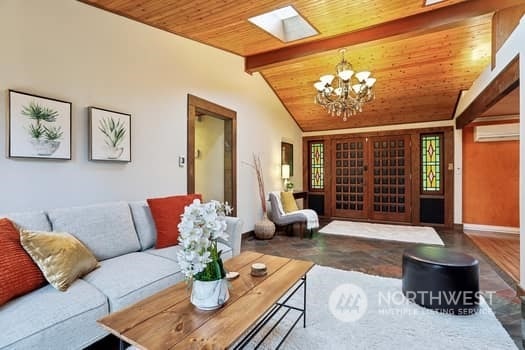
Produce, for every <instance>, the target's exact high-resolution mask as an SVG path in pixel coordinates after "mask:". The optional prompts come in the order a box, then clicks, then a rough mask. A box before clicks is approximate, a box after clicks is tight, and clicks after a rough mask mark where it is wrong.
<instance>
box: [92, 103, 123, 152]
mask: <svg viewBox="0 0 525 350" xmlns="http://www.w3.org/2000/svg"><path fill="white" fill-rule="evenodd" d="M88 111H89V160H101V161H113V162H131V115H130V114H126V113H121V112H115V111H110V110H107V109H102V108H97V107H89V109H88Z"/></svg>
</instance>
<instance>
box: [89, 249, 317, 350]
mask: <svg viewBox="0 0 525 350" xmlns="http://www.w3.org/2000/svg"><path fill="white" fill-rule="evenodd" d="M255 262H261V263H264V264H266V266H267V270H268V274H267V275H266V276H264V277H253V276H251V274H250V271H251V265H252V264H253V263H255ZM224 265H225V267H226V269H227V270H229V271H238V272H239V273H240V276H239V277H238V278H236V279H235V280H233V281H231V287H232V288H231V289H230V299H229V300H228V301H227V303H226V304H225V305H224V306H223V307H222V308H220V309H218V310H214V311H201V310H198V309H196V308H195V307H194V306H193V305H192V304H191V303H190V301H189V291H188V288H187V286H186V283H185V282H181V283H178V284H176V285H174V286H172V287H169V288H167V289H165V290H163V291H161V292H159V293H157V294H155V295H152V296H151V297H149V298H147V299H144V300H142V301H140V302H138V303H136V304H134V305H131V306H129V307H127V308H125V309H122V310H120V311H117V312H114V313H112V314H110V315H108V316H106V317H104V318H102V319H100V320H99V321H98V322H99V323H100V324H101V325H102V326H103V327H104V328H106V329H107V330H108V331H110V332H111V333H113V334H114V335H116V336H117V337H119V338H120V340H121V348H123V347H124V346H126V344H132V345H135V346H136V347H138V348H139V349H150V350H153V349H162V350H166V349H226V348H228V347H230V346H232V345H234V344H236V345H235V348H236V349H237V348H242V347H244V346H245V345H247V344H248V343H249V342H250V341H251V340H252V339H253V337H254V336H255V335H256V334H257V333H258V332H259V331H261V330H262V329H263V328H265V329H266V328H270V330H269V331H266V333H267V334H266V333H265V334H264V336H263V339H262V341H264V340H265V339H266V338H267V336H268V335H269V333H270V332H271V331H272V330H273V329H274V328H275V327H276V325H277V324H278V323H279V322H280V321H281V320H282V319H283V317H281V318H279V319H277V320H275V319H276V318H277V317H274V316H276V314H277V312H278V311H279V310H280V309H283V310H286V312H285V313H288V312H289V311H290V310H296V311H298V312H299V316H298V317H297V318H296V319H295V321H294V322H293V323H292V326H291V327H290V329H289V330H288V332H287V333H286V334H285V336H284V338H283V339H282V340H281V343H279V345H278V346H277V347H279V346H280V345H281V344H282V341H284V339H286V337H287V336H288V335H289V334H290V332H291V331H292V330H293V328H294V327H295V325H296V324H297V323H298V321H299V320H300V319H301V318H302V319H303V327H305V326H306V273H307V272H308V271H309V270H310V269H311V268H312V266H313V263H312V262H309V261H302V260H294V259H288V258H282V257H277V256H271V255H264V254H260V253H255V252H244V253H242V254H241V255H239V256H236V257H234V258H232V259H230V260H228V261H226V262H225V264H224ZM299 289H302V291H303V298H304V299H303V308H300V307H296V306H290V305H287V302H288V299H289V298H290V297H291V296H292V295H293V294H295V293H296V292H297V291H298V290H299ZM290 290H291V293H289V294H288V296H287V298H286V299H285V300H282V301H281V299H282V298H283V296H284V295H285V294H286V293H287V292H289V291H290ZM269 322H273V324H274V325H272V326H271V327H270V323H269ZM266 324H268V327H264V326H265V325H266Z"/></svg>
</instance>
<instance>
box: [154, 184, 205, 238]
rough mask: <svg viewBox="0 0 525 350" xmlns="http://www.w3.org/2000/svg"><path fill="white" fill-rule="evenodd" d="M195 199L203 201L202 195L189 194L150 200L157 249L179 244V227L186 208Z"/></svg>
mask: <svg viewBox="0 0 525 350" xmlns="http://www.w3.org/2000/svg"><path fill="white" fill-rule="evenodd" d="M195 199H202V196H201V195H200V194H188V195H182V196H171V197H163V198H150V199H148V205H149V207H150V209H151V215H152V216H153V221H155V229H156V231H157V240H156V243H155V248H165V247H169V246H172V245H177V244H178V243H179V240H178V239H179V228H178V227H177V226H178V225H179V223H180V220H181V215H182V214H184V208H185V207H186V206H187V205H190V204H191V203H193V200H195Z"/></svg>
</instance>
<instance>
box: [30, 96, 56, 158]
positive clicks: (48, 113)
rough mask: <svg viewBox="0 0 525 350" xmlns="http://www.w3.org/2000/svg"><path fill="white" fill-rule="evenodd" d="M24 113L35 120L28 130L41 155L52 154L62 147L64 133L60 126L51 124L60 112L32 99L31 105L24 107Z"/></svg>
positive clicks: (34, 145)
mask: <svg viewBox="0 0 525 350" xmlns="http://www.w3.org/2000/svg"><path fill="white" fill-rule="evenodd" d="M22 114H23V115H25V116H26V117H28V118H29V119H31V120H33V121H34V122H32V123H31V124H29V129H28V132H29V136H30V137H31V145H33V148H34V149H35V150H36V153H37V154H38V155H39V156H50V155H52V154H53V153H55V152H56V150H57V149H58V147H60V139H61V138H62V135H63V133H64V132H63V131H62V128H61V127H60V126H58V127H57V126H52V125H51V123H55V122H56V119H57V117H58V112H57V111H55V110H53V109H51V108H48V107H43V106H41V105H39V104H38V103H36V102H35V101H31V102H30V103H29V106H24V107H23V108H22Z"/></svg>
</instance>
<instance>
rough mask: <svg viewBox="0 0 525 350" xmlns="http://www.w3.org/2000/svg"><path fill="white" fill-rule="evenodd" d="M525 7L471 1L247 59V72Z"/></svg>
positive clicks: (515, 0) (511, 0) (508, 0)
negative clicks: (515, 7) (517, 7)
mask: <svg viewBox="0 0 525 350" xmlns="http://www.w3.org/2000/svg"><path fill="white" fill-rule="evenodd" d="M520 4H523V0H470V1H464V2H460V3H456V4H453V5H450V6H445V7H439V8H436V9H435V10H430V11H427V12H423V13H420V14H416V15H412V16H408V17H404V18H399V19H395V20H392V21H389V22H384V23H381V24H378V25H375V26H371V27H368V28H364V29H360V30H356V31H353V32H349V33H344V34H341V35H337V36H334V37H331V38H326V39H320V40H315V41H309V42H306V43H302V44H297V45H292V46H287V47H283V48H281V49H276V50H273V51H268V52H263V53H260V54H256V55H251V56H247V57H246V58H245V62H244V64H245V70H246V72H248V73H253V72H257V71H260V70H261V69H264V68H268V67H270V66H274V65H277V64H281V63H284V62H286V61H290V60H293V59H297V58H301V57H304V56H309V55H314V54H318V53H322V52H325V51H329V50H335V49H339V48H342V47H348V46H354V45H358V44H364V43H369V42H374V44H378V43H379V42H378V41H382V40H388V39H390V40H392V39H393V38H394V37H395V38H396V39H399V36H402V37H403V38H407V37H413V36H417V35H421V34H422V33H428V32H432V31H437V30H441V29H443V28H444V27H450V26H451V25H459V24H461V23H462V22H465V21H468V20H469V19H471V18H473V17H477V16H481V15H485V14H487V13H491V12H495V11H499V10H502V9H505V8H508V7H512V6H516V5H520Z"/></svg>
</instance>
